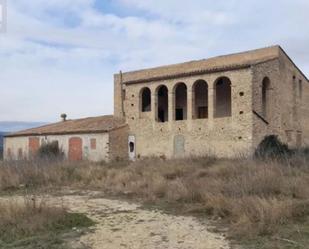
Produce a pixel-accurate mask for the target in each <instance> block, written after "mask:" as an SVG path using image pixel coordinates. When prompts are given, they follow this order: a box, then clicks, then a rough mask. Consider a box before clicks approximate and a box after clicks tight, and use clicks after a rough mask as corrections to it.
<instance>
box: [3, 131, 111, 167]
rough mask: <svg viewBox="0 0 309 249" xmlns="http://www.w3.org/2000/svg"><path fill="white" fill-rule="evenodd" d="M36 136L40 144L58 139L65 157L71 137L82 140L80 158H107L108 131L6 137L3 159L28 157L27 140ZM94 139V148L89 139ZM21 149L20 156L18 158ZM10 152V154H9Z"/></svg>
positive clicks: (96, 159) (102, 159)
mask: <svg viewBox="0 0 309 249" xmlns="http://www.w3.org/2000/svg"><path fill="white" fill-rule="evenodd" d="M33 138H37V139H39V141H40V145H42V144H44V143H48V142H53V141H58V144H59V147H60V148H61V149H62V150H63V151H64V153H65V156H66V158H68V154H69V140H70V139H71V138H81V140H82V159H83V160H90V161H108V160H109V136H108V133H101V134H76V135H74V134H72V135H58V136H35V137H28V136H25V137H7V138H5V139H4V141H5V144H4V159H5V160H10V159H13V160H17V159H22V158H24V159H29V158H30V153H29V152H30V147H29V140H31V139H33ZM93 139H95V141H96V142H95V148H94V147H93V146H91V141H93ZM20 151H22V158H19V157H20V156H19V154H20ZM9 154H11V155H9Z"/></svg>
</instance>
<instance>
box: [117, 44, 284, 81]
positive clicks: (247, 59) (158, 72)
mask: <svg viewBox="0 0 309 249" xmlns="http://www.w3.org/2000/svg"><path fill="white" fill-rule="evenodd" d="M280 50H281V47H280V46H272V47H267V48H262V49H256V50H251V51H247V52H242V53H236V54H230V55H224V56H217V57H213V58H210V59H204V60H196V61H189V62H185V63H179V64H174V65H168V66H161V67H156V68H149V69H143V70H138V71H132V72H125V73H123V74H122V82H123V83H125V84H131V83H138V82H143V81H145V82H147V81H149V79H152V80H156V79H157V80H160V79H164V78H170V77H173V76H178V75H179V74H180V75H187V74H190V73H195V72H196V73H199V72H204V71H212V70H220V69H222V70H228V69H232V68H234V67H235V68H238V67H241V66H244V65H246V66H250V65H253V64H258V63H261V62H265V61H269V60H272V59H276V58H278V57H279V54H280Z"/></svg>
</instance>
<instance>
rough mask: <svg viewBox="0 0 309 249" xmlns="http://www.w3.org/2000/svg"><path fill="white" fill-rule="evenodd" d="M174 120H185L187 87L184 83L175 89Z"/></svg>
mask: <svg viewBox="0 0 309 249" xmlns="http://www.w3.org/2000/svg"><path fill="white" fill-rule="evenodd" d="M175 119H176V120H185V119H187V86H186V85H185V84H184V83H179V84H177V85H176V87H175Z"/></svg>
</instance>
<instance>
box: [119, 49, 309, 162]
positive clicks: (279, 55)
mask: <svg viewBox="0 0 309 249" xmlns="http://www.w3.org/2000/svg"><path fill="white" fill-rule="evenodd" d="M222 78H227V79H228V80H229V81H230V82H231V100H226V101H227V102H228V101H230V102H231V103H230V104H231V115H226V116H224V117H217V115H216V112H218V109H219V108H220V106H216V103H217V102H216V101H217V100H218V98H227V97H226V96H228V95H226V94H223V95H220V94H218V90H216V89H217V88H216V86H217V84H218V80H220V79H222ZM201 80H203V81H204V82H206V83H207V86H208V91H207V93H206V95H207V96H205V99H204V100H203V101H202V102H203V103H205V102H208V103H207V106H205V108H204V109H203V111H204V112H205V111H206V110H207V111H208V115H207V118H205V117H204V118H203V119H196V107H195V106H194V103H196V101H195V97H196V96H197V95H196V94H195V89H194V86H195V83H196V82H198V81H201ZM300 82H301V83H300ZM180 83H181V84H185V86H186V95H184V96H185V97H184V98H185V99H183V100H182V101H184V102H183V103H185V107H182V106H183V104H179V103H176V102H178V99H177V97H176V96H175V95H176V92H175V89H176V88H177V86H178V85H179V84H180ZM114 84H115V89H117V90H115V115H117V116H120V117H125V119H126V122H127V124H128V126H129V135H130V136H133V137H135V141H136V145H135V147H136V155H137V157H146V156H161V157H162V156H164V157H168V158H171V157H179V156H183V157H187V156H201V155H216V156H219V157H235V156H239V155H250V154H252V153H253V151H254V149H255V148H256V147H257V146H258V144H259V143H260V142H261V140H262V139H263V138H264V137H265V136H267V135H271V134H274V135H278V136H279V138H280V139H281V140H282V141H283V142H286V143H288V144H289V145H290V146H291V147H295V146H305V145H309V125H308V122H309V82H308V79H307V78H306V77H305V76H304V74H303V73H302V72H301V71H300V70H299V69H298V68H297V67H296V66H295V64H294V63H293V62H292V61H291V59H290V58H289V57H288V56H287V55H286V54H285V52H284V51H283V50H282V49H281V47H279V46H275V47H270V48H265V49H259V50H254V51H249V52H245V53H240V54H234V55H229V56H223V57H216V58H213V59H209V60H202V61H192V62H188V63H182V64H176V65H171V66H164V67H159V68H153V69H145V70H140V71H135V72H128V73H123V74H122V73H121V74H117V75H115V83H114ZM161 86H164V87H166V88H167V92H168V94H167V96H168V97H167V102H168V105H167V106H168V107H167V110H165V112H164V117H163V118H162V117H161V116H160V115H161V114H160V111H161V112H162V110H160V105H161V106H162V103H161V104H160V103H158V102H159V101H160V98H161V97H160V90H159V89H161ZM146 87H147V88H149V89H150V91H151V109H150V111H147V112H144V111H143V109H142V108H141V101H142V100H141V91H142V90H143V89H145V88H146ZM120 89H121V90H120ZM124 92H125V95H124V94H123V93H124ZM158 92H159V93H158ZM222 96H223V97H222ZM163 105H164V104H163ZM204 105H205V104H204ZM179 106H180V107H181V108H182V109H181V110H180V113H181V114H180V117H181V119H183V120H177V116H178V115H179V113H178V114H177V112H179V110H177V108H179ZM167 119H168V120H167ZM162 120H164V122H160V121H162Z"/></svg>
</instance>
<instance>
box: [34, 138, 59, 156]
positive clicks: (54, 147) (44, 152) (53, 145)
mask: <svg viewBox="0 0 309 249" xmlns="http://www.w3.org/2000/svg"><path fill="white" fill-rule="evenodd" d="M37 156H38V158H40V159H63V158H64V152H63V151H62V150H61V149H60V148H59V145H58V142H57V141H53V142H50V143H46V144H43V145H42V146H41V147H40V149H39V151H38V153H37Z"/></svg>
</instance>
